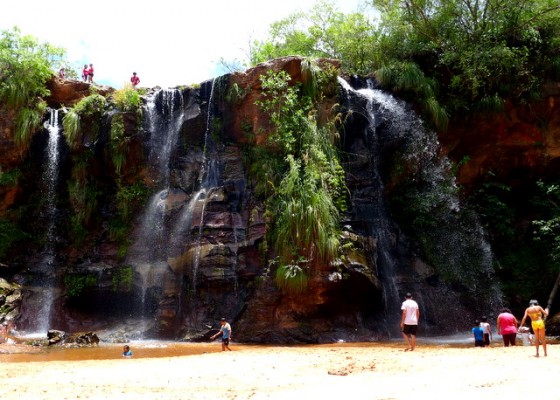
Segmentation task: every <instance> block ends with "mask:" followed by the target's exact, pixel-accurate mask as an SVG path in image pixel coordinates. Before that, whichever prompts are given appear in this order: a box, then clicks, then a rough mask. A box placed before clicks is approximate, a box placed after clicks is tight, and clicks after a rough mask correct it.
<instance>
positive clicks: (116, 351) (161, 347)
mask: <svg viewBox="0 0 560 400" xmlns="http://www.w3.org/2000/svg"><path fill="white" fill-rule="evenodd" d="M127 344H128V345H129V346H130V349H131V350H132V353H133V358H159V357H179V356H189V355H198V354H205V353H212V352H218V351H221V345H220V343H219V342H216V343H202V344H201V343H179V342H130V343H127ZM123 346H124V345H123V344H122V343H121V344H109V343H100V344H99V345H98V346H92V347H81V348H68V347H58V346H52V347H30V346H25V347H24V346H21V345H14V346H13V347H12V352H11V353H8V354H6V353H3V354H2V353H1V352H0V363H1V362H36V361H84V360H111V359H121V358H123V357H122V351H123ZM4 350H5V351H6V352H9V351H10V345H4Z"/></svg>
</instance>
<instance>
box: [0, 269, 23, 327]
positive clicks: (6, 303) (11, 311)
mask: <svg viewBox="0 0 560 400" xmlns="http://www.w3.org/2000/svg"><path fill="white" fill-rule="evenodd" d="M21 301H22V293H21V285H19V284H17V283H10V282H8V281H7V280H5V279H3V278H0V324H4V325H7V324H9V323H11V322H13V321H15V320H16V319H17V318H18V317H19V313H20V306H21Z"/></svg>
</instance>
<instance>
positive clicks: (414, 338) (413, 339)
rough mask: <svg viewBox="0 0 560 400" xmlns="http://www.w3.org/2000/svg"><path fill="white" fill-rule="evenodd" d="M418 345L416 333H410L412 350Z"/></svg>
mask: <svg viewBox="0 0 560 400" xmlns="http://www.w3.org/2000/svg"><path fill="white" fill-rule="evenodd" d="M415 347H416V335H410V351H412V350H414V348H415Z"/></svg>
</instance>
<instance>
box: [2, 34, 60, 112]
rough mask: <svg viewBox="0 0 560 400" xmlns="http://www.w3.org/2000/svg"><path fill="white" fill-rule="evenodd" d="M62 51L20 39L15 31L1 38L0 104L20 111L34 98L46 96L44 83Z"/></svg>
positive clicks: (35, 40)
mask: <svg viewBox="0 0 560 400" xmlns="http://www.w3.org/2000/svg"><path fill="white" fill-rule="evenodd" d="M63 56H64V50H63V49H60V48H57V47H54V46H52V45H50V44H48V43H40V42H38V41H37V39H35V38H34V37H32V36H22V35H21V33H20V31H19V29H18V28H13V29H12V30H6V31H2V32H1V36H0V101H2V102H3V103H5V104H7V105H8V106H10V107H13V108H16V109H19V108H22V107H25V106H30V105H31V104H32V102H34V101H35V97H36V96H46V95H48V94H49V93H48V90H47V89H46V87H45V83H46V82H47V81H48V80H49V79H50V77H51V76H52V74H53V66H54V65H55V63H57V62H59V61H60V60H61V58H62V57H63Z"/></svg>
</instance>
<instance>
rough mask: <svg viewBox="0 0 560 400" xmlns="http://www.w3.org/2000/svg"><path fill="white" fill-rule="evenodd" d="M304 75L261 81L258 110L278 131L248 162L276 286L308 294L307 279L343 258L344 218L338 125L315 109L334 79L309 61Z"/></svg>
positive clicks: (268, 77)
mask: <svg viewBox="0 0 560 400" xmlns="http://www.w3.org/2000/svg"><path fill="white" fill-rule="evenodd" d="M302 75H303V76H304V78H303V81H304V82H303V84H296V85H293V86H290V84H289V82H290V80H291V77H290V76H289V75H288V74H287V73H286V72H284V71H280V72H278V73H274V72H272V71H269V72H268V73H267V74H266V75H264V76H262V77H261V82H262V88H263V93H262V97H261V99H260V100H259V101H258V102H257V104H258V105H259V106H260V107H261V109H262V110H263V111H264V112H266V113H267V114H268V115H269V116H270V120H271V123H272V125H273V127H274V128H273V130H272V132H270V133H269V134H268V135H267V137H268V139H267V142H266V144H265V146H264V149H261V150H260V151H261V152H262V151H264V152H265V153H266V156H265V157H263V155H262V154H260V155H255V154H253V157H252V163H251V164H252V165H251V171H252V172H253V176H254V178H255V180H256V181H257V182H260V183H261V184H264V185H265V186H264V187H263V186H261V189H263V193H262V194H264V195H265V197H266V215H267V216H268V219H269V221H270V227H271V229H270V235H269V238H268V240H270V242H271V243H274V254H275V256H276V257H277V259H276V260H274V263H277V265H278V268H277V269H276V275H275V277H276V278H275V280H276V283H277V284H278V286H279V287H280V288H281V289H283V290H285V291H288V292H295V293H297V292H301V291H303V290H305V289H306V287H307V281H308V275H309V274H312V273H313V271H314V270H316V269H321V268H323V269H324V268H325V267H327V266H328V264H329V263H331V262H332V261H334V260H335V259H336V257H337V256H338V252H339V247H340V243H339V212H340V211H341V210H344V205H345V203H344V196H345V186H344V173H343V170H342V167H341V165H340V162H339V159H338V155H337V150H336V146H335V142H336V138H337V135H336V129H335V126H334V122H332V121H330V120H329V121H327V122H322V121H320V120H319V118H318V116H317V113H318V112H317V109H316V106H317V104H316V102H317V101H318V100H319V99H321V96H322V93H323V90H325V89H326V88H328V87H329V82H330V81H332V80H333V79H335V78H336V74H332V71H322V70H320V69H319V68H318V67H317V66H316V65H315V64H314V63H312V62H310V61H308V60H304V61H303V62H302Z"/></svg>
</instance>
